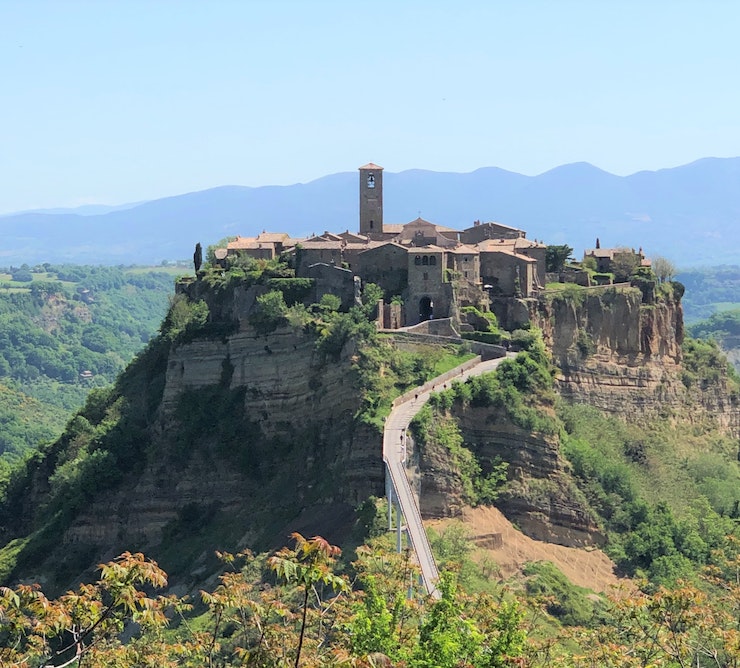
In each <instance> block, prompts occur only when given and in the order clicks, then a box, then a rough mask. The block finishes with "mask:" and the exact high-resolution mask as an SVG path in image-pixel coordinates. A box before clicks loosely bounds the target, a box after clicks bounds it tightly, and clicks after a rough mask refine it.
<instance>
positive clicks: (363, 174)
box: [360, 162, 383, 237]
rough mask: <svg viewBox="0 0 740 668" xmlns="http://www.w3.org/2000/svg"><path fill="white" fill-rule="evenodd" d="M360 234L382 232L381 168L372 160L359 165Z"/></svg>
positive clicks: (380, 233)
mask: <svg viewBox="0 0 740 668" xmlns="http://www.w3.org/2000/svg"><path fill="white" fill-rule="evenodd" d="M360 234H366V235H367V236H369V237H374V236H379V235H382V234H383V168H382V167H379V166H378V165H375V164H373V163H372V162H370V163H368V164H367V165H365V166H363V167H360Z"/></svg>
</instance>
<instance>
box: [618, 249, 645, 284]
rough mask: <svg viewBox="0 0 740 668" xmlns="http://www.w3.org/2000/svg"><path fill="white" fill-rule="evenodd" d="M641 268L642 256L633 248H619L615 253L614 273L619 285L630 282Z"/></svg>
mask: <svg viewBox="0 0 740 668" xmlns="http://www.w3.org/2000/svg"><path fill="white" fill-rule="evenodd" d="M639 266H640V256H639V255H637V254H636V253H635V251H633V250H632V249H631V248H618V249H617V250H615V251H614V259H613V260H612V272H613V273H614V280H615V281H616V282H617V283H624V282H625V281H628V280H629V278H630V276H632V274H634V273H635V271H636V270H637V268H638V267H639Z"/></svg>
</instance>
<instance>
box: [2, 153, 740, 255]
mask: <svg viewBox="0 0 740 668" xmlns="http://www.w3.org/2000/svg"><path fill="white" fill-rule="evenodd" d="M357 178H358V177H357V173H356V172H346V173H340V174H333V175H331V176H326V177H323V178H320V179H317V180H315V181H312V182H310V183H306V184H295V185H290V186H264V187H260V188H249V187H243V186H223V187H220V188H213V189H210V190H204V191H201V192H194V193H188V194H185V195H178V196H175V197H167V198H164V199H159V200H153V201H150V202H145V203H141V204H138V205H133V206H129V205H123V206H124V207H126V208H122V207H116V210H112V211H108V212H105V213H95V214H92V215H91V212H90V211H89V210H84V211H82V212H80V211H74V210H70V212H67V213H49V212H26V213H21V214H14V215H8V216H4V217H1V218H0V231H1V232H2V238H3V244H2V247H1V248H0V266H3V265H5V266H8V265H13V264H15V265H18V264H21V263H24V262H26V263H29V264H33V263H39V262H79V263H91V262H93V263H104V264H119V263H124V264H128V263H132V262H136V263H158V262H160V261H161V260H164V259H167V260H172V259H184V258H188V257H190V256H191V254H192V249H193V247H194V245H195V243H196V242H197V241H200V242H201V243H203V244H204V245H207V244H210V243H214V242H216V241H218V240H219V239H221V238H223V237H225V236H229V235H236V234H242V235H244V236H248V235H253V234H256V233H258V232H261V231H262V230H263V229H267V230H280V231H285V232H288V233H290V234H291V235H294V236H305V235H310V234H312V233H316V234H321V233H322V232H323V231H324V230H332V231H343V230H346V229H349V230H356V229H357V227H358V194H357ZM738 183H740V158H704V159H702V160H698V161H696V162H693V163H691V164H689V165H684V166H681V167H675V168H672V169H663V170H659V171H655V172H647V171H646V172H638V173H636V174H632V175H630V176H626V177H620V176H615V175H613V174H609V173H608V172H605V171H603V170H600V169H598V168H596V167H594V166H592V165H589V164H587V163H574V164H570V165H563V166H561V167H556V168H555V169H552V170H550V171H548V172H545V173H544V174H540V175H538V176H532V177H530V176H524V175H522V174H516V173H513V172H507V171H505V170H502V169H498V168H496V167H486V168H482V169H478V170H476V171H474V172H471V173H468V174H456V173H444V172H429V171H423V170H409V171H405V172H400V173H397V174H394V173H390V172H388V173H386V174H385V185H384V200H385V202H384V203H385V220H386V222H408V221H410V220H413V219H414V218H416V217H417V216H418V215H419V214H421V216H422V217H424V218H425V219H427V220H431V221H432V222H435V223H439V224H442V225H448V226H450V227H458V228H463V227H467V226H469V225H470V224H472V222H473V221H474V220H477V219H480V220H484V221H486V220H496V221H499V222H502V223H504V224H507V225H513V226H515V227H520V228H522V229H525V230H526V231H527V236H528V237H529V238H531V239H541V240H543V241H544V242H545V243H553V244H560V243H567V244H569V245H571V246H573V247H574V248H575V249H576V254H577V255H580V254H581V252H582V251H583V249H584V248H589V247H592V246H593V245H594V242H595V239H596V237H599V238H600V240H601V244H602V246H619V245H627V246H638V245H641V246H642V247H643V248H644V250H645V252H646V253H647V254H648V255H656V254H658V255H665V256H666V257H669V258H670V259H672V260H673V261H674V262H675V263H676V264H678V265H679V266H681V267H694V266H702V265H718V264H740V224H738V223H740V189H739V188H738ZM83 214H86V215H83Z"/></svg>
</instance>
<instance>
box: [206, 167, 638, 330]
mask: <svg viewBox="0 0 740 668" xmlns="http://www.w3.org/2000/svg"><path fill="white" fill-rule="evenodd" d="M359 176H360V181H359V199H360V203H359V204H360V206H359V212H360V216H359V218H360V219H359V230H358V232H350V231H349V230H346V231H345V232H341V233H332V232H324V233H323V234H321V235H318V236H311V237H309V238H305V239H296V238H291V237H290V236H289V235H288V234H286V233H281V232H266V231H263V232H262V233H261V234H259V235H258V236H256V237H241V236H239V237H236V239H234V240H232V241H230V242H228V245H227V246H226V248H219V249H217V250H216V252H215V259H216V261H217V263H222V264H223V265H224V266H226V265H227V263H228V262H229V258H230V257H233V256H238V255H241V256H246V257H251V258H254V259H265V260H272V259H274V258H277V257H280V256H281V255H283V254H286V253H287V254H289V255H290V256H291V259H292V263H293V266H294V267H295V271H296V276H298V277H303V278H311V279H314V281H315V282H316V284H317V285H318V286H320V290H319V292H320V293H321V292H324V293H325V292H331V293H333V294H336V295H338V296H340V297H341V298H342V302H343V304H344V305H350V304H351V303H352V302H353V301H354V300H355V299H356V298H357V296H358V295H359V291H360V289H361V286H362V285H363V284H365V283H375V284H377V285H378V286H380V288H382V290H383V292H384V294H385V296H386V298H387V299H389V300H390V299H391V298H392V297H394V296H398V297H400V299H399V300H394V301H396V303H394V304H387V305H386V307H385V308H384V309H381V312H380V314H379V320H380V323H379V324H380V326H381V327H384V328H392V329H395V328H398V327H402V326H408V325H415V324H417V323H419V322H423V321H426V320H431V319H438V318H448V317H456V316H457V315H458V309H459V308H460V307H464V306H475V307H477V308H479V309H481V310H483V311H487V310H489V309H490V308H491V306H492V302H499V303H500V302H502V301H506V300H511V299H528V298H534V297H537V295H538V294H539V293H540V292H541V291H542V290H543V289H544V288H545V285H546V281H547V280H553V277H552V276H547V275H546V269H547V267H546V255H547V246H546V245H545V244H543V243H541V242H539V241H532V240H530V239H527V235H526V232H525V231H523V230H519V229H516V228H514V227H509V226H507V225H502V224H501V223H497V222H481V221H478V220H477V221H475V222H474V223H473V224H472V225H471V226H470V227H467V228H465V229H463V230H456V229H452V228H450V227H445V226H443V225H437V224H434V223H431V222H429V221H427V220H424V219H422V218H417V219H416V220H413V221H411V222H409V223H405V224H396V223H391V224H389V223H386V222H384V220H383V168H382V167H380V166H379V165H376V164H374V163H369V164H367V165H364V166H362V167H360V168H359ZM623 251H624V249H600V248H598V243H597V248H596V249H593V250H590V251H587V252H586V256H589V255H590V256H592V257H594V258H595V259H596V260H597V262H598V269H599V271H608V270H609V268H608V266H607V265H608V264H609V262H610V260H611V259H613V258H614V255H615V253H619V252H623ZM634 255H635V256H636V257H635V260H636V264H638V265H649V260H646V258H645V257H644V255H643V254H642V250H641V249H640V251H639V253H635V254H634ZM554 280H561V281H562V280H573V281H574V282H579V277H578V274H577V273H574V274H572V275H571V276H570V277H568V278H565V279H564V278H563V277H562V276H560V277H557V276H556V277H554ZM401 302H402V305H401Z"/></svg>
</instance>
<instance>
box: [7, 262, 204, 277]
mask: <svg viewBox="0 0 740 668" xmlns="http://www.w3.org/2000/svg"><path fill="white" fill-rule="evenodd" d="M124 271H125V272H126V273H127V274H147V273H149V272H150V271H156V272H157V273H162V274H170V275H172V276H173V277H175V278H179V277H180V276H187V275H189V274H192V273H193V268H192V267H191V266H185V265H177V266H166V267H163V266H162V265H154V266H152V267H130V268H128V269H125V270H124ZM1 275H2V274H0V276H1Z"/></svg>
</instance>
